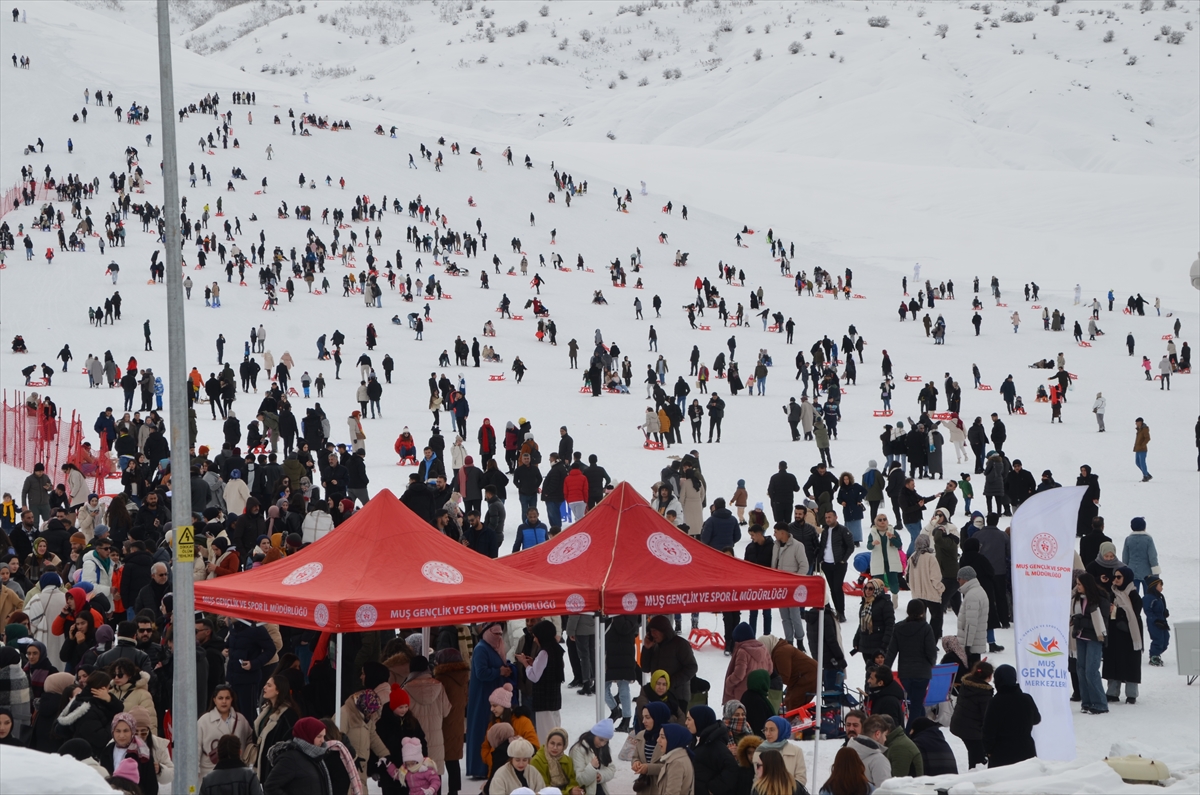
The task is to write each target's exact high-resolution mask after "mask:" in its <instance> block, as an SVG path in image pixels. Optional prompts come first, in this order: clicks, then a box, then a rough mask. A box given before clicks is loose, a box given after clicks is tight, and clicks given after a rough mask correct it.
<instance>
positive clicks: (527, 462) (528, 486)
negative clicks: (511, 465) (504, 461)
mask: <svg viewBox="0 0 1200 795" xmlns="http://www.w3.org/2000/svg"><path fill="white" fill-rule="evenodd" d="M513 485H514V486H516V487H517V496H518V497H519V498H520V501H521V513H522V514H525V513H526V512H528V511H529V509H530V508H536V507H537V498H538V489H539V488H541V486H542V472H541V470H540V469H538V468H537V465H535V464H534V463H533V461H532V460H531V459H530V457H529V453H523V454H522V455H521V463H520V464H519V465H518V466H517V468H516V469H515V470H514V471H513Z"/></svg>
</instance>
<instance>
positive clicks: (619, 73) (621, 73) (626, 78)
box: [617, 69, 629, 80]
mask: <svg viewBox="0 0 1200 795" xmlns="http://www.w3.org/2000/svg"><path fill="white" fill-rule="evenodd" d="M617 77H619V78H621V79H622V80H628V79H629V75H627V74H625V70H624V69H622V70H621V71H619V72H617Z"/></svg>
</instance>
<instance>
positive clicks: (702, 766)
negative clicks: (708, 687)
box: [686, 704, 737, 795]
mask: <svg viewBox="0 0 1200 795" xmlns="http://www.w3.org/2000/svg"><path fill="white" fill-rule="evenodd" d="M686 725H687V730H688V731H689V732H691V733H692V734H693V735H694V736H695V738H696V743H695V746H694V747H693V749H692V769H693V773H694V776H695V788H696V795H710V794H711V795H720V794H721V793H727V792H733V789H734V787H736V786H737V761H736V760H734V758H733V753H732V752H730V750H729V744H728V743H729V734H728V732H727V731H726V729H725V724H724V723H723V722H722V721H719V720H717V715H716V713H715V712H713V710H712V708H711V707H709V706H707V705H705V704H701V705H699V706H695V707H692V708H691V709H690V710H688V716H687V724H686Z"/></svg>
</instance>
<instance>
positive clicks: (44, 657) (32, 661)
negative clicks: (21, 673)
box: [8, 635, 58, 699]
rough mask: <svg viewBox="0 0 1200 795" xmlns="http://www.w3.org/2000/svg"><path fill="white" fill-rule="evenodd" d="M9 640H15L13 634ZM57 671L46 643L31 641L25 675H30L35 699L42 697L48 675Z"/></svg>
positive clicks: (27, 650)
mask: <svg viewBox="0 0 1200 795" xmlns="http://www.w3.org/2000/svg"><path fill="white" fill-rule="evenodd" d="M8 640H9V643H12V642H13V638H12V636H11V635H9V637H8ZM56 673H58V669H57V668H55V667H54V664H53V663H52V662H50V656H49V654H47V652H46V644H44V643H42V642H41V641H37V640H35V641H30V643H29V645H27V646H26V647H25V675H26V676H27V677H29V687H30V690H31V691H32V693H33V697H34V698H35V699H36V698H41V696H42V692H43V689H44V688H45V684H46V677H48V676H50V674H56Z"/></svg>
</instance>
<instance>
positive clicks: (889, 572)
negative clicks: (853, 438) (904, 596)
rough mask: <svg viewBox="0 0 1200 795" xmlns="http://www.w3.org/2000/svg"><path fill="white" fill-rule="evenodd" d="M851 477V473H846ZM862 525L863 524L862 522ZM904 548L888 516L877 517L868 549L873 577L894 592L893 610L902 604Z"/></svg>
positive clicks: (870, 531) (873, 523) (869, 538)
mask: <svg viewBox="0 0 1200 795" xmlns="http://www.w3.org/2000/svg"><path fill="white" fill-rule="evenodd" d="M845 474H846V475H849V473H848V472H847V473H845ZM860 524H861V522H860ZM903 546H904V542H903V541H901V539H900V535H899V533H897V532H896V529H895V528H894V527H892V525H891V524H890V523H889V522H888V518H887V514H885V513H881V514H879V515H878V516H876V517H875V520H874V521H873V522H872V523H871V527H870V529H869V530H868V531H867V549H868V550H870V552H871V576H872V577H874V578H875V579H877V580H881V581H882V582H884V583H885V584H886V585H887V589H888V590H889V591H891V592H892V608H893V609H894V608H895V607H896V606H897V605H898V604H899V603H900V572H901V571H903V570H904V567H903V565H902V564H901V563H900V549H901V547H903Z"/></svg>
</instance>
